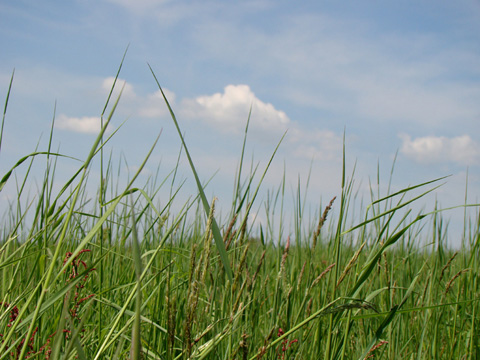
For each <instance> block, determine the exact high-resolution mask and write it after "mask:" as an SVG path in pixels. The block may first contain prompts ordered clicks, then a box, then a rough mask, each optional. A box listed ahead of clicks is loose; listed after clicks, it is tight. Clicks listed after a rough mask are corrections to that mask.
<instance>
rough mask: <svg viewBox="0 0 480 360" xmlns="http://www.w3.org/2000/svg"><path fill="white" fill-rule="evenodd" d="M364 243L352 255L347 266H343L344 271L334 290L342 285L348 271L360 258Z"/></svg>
mask: <svg viewBox="0 0 480 360" xmlns="http://www.w3.org/2000/svg"><path fill="white" fill-rule="evenodd" d="M365 244H366V242H365V241H364V242H363V244H362V245H360V248H359V249H358V250H357V251H356V252H355V254H353V256H352V258H351V259H350V261H349V262H348V264H347V266H345V269H344V270H343V272H342V274H341V275H340V278H339V279H338V281H337V285H336V288H338V286H339V285H340V284H341V283H342V281H343V280H344V279H345V277H346V276H347V274H348V273H349V271H350V270H351V269H352V267H353V265H355V262H356V261H357V259H358V257H359V256H360V253H361V252H362V250H363V247H364V246H365Z"/></svg>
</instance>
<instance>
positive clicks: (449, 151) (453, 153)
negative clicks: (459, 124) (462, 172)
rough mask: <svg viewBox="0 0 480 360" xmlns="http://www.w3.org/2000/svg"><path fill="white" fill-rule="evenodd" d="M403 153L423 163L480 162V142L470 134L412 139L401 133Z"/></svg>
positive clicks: (469, 163) (466, 163) (473, 163)
mask: <svg viewBox="0 0 480 360" xmlns="http://www.w3.org/2000/svg"><path fill="white" fill-rule="evenodd" d="M399 137H400V138H401V140H402V146H401V149H400V151H401V153H403V154H404V155H406V156H407V157H409V158H411V159H413V160H414V161H416V162H418V163H421V164H431V163H445V162H454V163H457V164H461V165H475V164H478V163H480V144H479V143H478V142H476V141H474V140H473V139H472V138H471V137H470V136H469V135H462V136H457V137H452V138H448V137H445V136H425V137H418V138H415V139H412V137H411V136H410V135H407V134H400V135H399Z"/></svg>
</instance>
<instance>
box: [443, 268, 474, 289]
mask: <svg viewBox="0 0 480 360" xmlns="http://www.w3.org/2000/svg"><path fill="white" fill-rule="evenodd" d="M468 271H470V269H463V270H460V271H459V272H458V273H456V274H455V276H454V277H452V278H451V279H450V281H449V282H448V283H447V286H445V292H444V294H445V295H447V293H448V292H449V291H450V288H451V287H452V285H453V282H454V281H455V280H456V279H457V278H458V277H459V276H460V275H462V274H463V273H466V272H468Z"/></svg>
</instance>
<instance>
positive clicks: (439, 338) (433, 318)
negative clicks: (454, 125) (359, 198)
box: [0, 72, 480, 360]
mask: <svg viewBox="0 0 480 360" xmlns="http://www.w3.org/2000/svg"><path fill="white" fill-rule="evenodd" d="M152 73H153V72H152ZM114 86H115V85H114ZM159 88H160V87H159ZM160 90H161V88H160ZM7 101H8V98H7ZM109 101H110V99H109V100H108V101H107V103H108V102H109ZM117 101H118V99H117ZM165 102H166V105H167V106H168V108H169V109H170V112H171V116H172V120H173V121H174V123H175V125H176V127H177V129H178V134H179V136H180V138H181V141H182V144H183V149H184V151H185V153H186V156H187V158H188V161H189V164H190V166H191V169H192V173H193V175H194V178H195V180H196V183H197V185H198V196H196V198H194V199H192V200H190V201H188V202H186V203H185V204H183V206H178V207H176V208H178V209H180V210H177V211H176V212H175V213H174V211H173V209H174V207H173V206H172V204H173V203H174V202H175V200H176V194H177V191H178V190H179V189H176V188H173V187H172V189H171V191H170V193H171V194H172V195H171V199H170V201H168V202H167V203H166V204H165V205H159V204H158V201H157V200H156V197H155V195H156V194H157V192H158V191H159V189H160V187H162V186H164V184H165V182H162V183H161V184H157V183H147V184H144V186H142V187H136V186H134V184H135V180H136V178H137V176H138V174H139V173H140V171H141V170H142V168H143V166H144V165H145V163H146V161H147V160H148V156H147V157H146V159H145V161H144V163H143V164H142V165H141V166H140V168H139V170H138V172H137V174H136V175H135V176H134V177H133V178H132V180H131V181H129V183H128V184H127V185H126V186H125V187H124V188H123V189H120V190H118V191H116V190H114V189H113V188H114V186H113V185H107V184H114V183H115V180H116V179H114V178H113V175H112V174H113V173H114V172H113V169H112V164H111V163H110V162H107V163H106V164H104V163H103V152H102V149H103V146H104V143H105V141H106V140H107V139H104V135H105V129H106V127H107V125H108V123H109V121H110V119H111V117H112V116H113V113H114V110H115V107H116V103H115V104H114V105H113V106H112V109H113V110H112V111H111V113H110V114H109V115H108V116H106V115H105V114H102V119H104V124H103V128H102V131H101V132H100V134H99V135H98V138H97V139H96V141H95V142H94V144H93V145H92V148H91V151H90V153H89V154H88V155H87V157H86V160H85V161H84V163H83V164H82V165H81V166H80V167H79V169H78V171H77V172H76V173H74V174H72V177H71V179H70V180H69V181H68V182H67V183H66V184H65V186H63V187H62V188H61V189H60V190H59V191H58V192H56V193H55V192H54V191H53V186H52V184H53V180H52V179H53V178H54V170H52V169H54V167H53V166H50V165H51V164H52V163H53V162H54V159H55V158H56V157H57V156H59V155H58V154H54V153H53V152H52V151H51V149H50V146H49V148H48V149H47V150H45V151H43V152H37V153H34V154H30V155H28V156H26V157H25V158H23V159H20V160H19V162H18V163H17V165H16V166H15V167H14V168H13V169H12V170H11V171H9V172H7V173H6V174H4V177H3V178H2V180H1V183H0V190H1V189H3V187H4V185H5V184H6V183H7V182H8V181H9V180H10V177H11V174H12V173H13V172H14V171H15V169H16V168H17V167H18V166H24V165H25V164H24V163H26V161H27V160H28V161H30V160H32V161H33V159H35V158H36V157H37V156H38V155H40V154H43V155H45V156H47V157H48V158H49V159H50V160H49V161H47V167H46V170H45V176H44V180H43V184H41V186H40V189H41V190H40V193H39V194H38V195H37V197H36V200H35V202H34V203H33V204H31V205H30V207H29V208H28V209H29V210H28V211H29V216H28V217H27V216H26V212H27V210H24V211H23V212H22V211H14V210H12V211H11V212H10V213H9V214H8V216H7V217H6V218H5V220H4V222H5V223H4V224H3V225H2V235H1V238H0V277H1V278H0V281H1V288H0V359H27V358H29V359H74V358H78V359H125V358H131V359H251V360H254V359H366V358H382V359H476V358H480V348H479V345H478V340H477V339H478V338H479V336H480V333H479V324H480V322H479V320H480V315H479V310H480V307H479V295H480V292H479V285H478V283H477V282H478V281H477V280H478V270H479V268H480V267H479V260H478V259H479V255H480V254H479V241H478V239H479V233H478V226H479V221H480V220H479V219H477V221H476V222H475V223H472V224H471V228H470V229H469V231H467V232H466V234H467V237H466V238H465V239H464V243H463V246H462V247H461V248H460V249H459V250H457V251H453V250H450V249H449V248H448V247H447V246H446V245H445V243H446V240H445V237H444V235H443V233H442V232H443V230H444V229H443V225H442V221H441V216H440V213H439V212H438V211H434V212H432V213H430V214H423V213H420V214H418V215H417V216H413V217H412V216H411V212H410V211H409V210H408V209H409V206H410V204H411V203H412V202H413V201H415V200H417V199H419V198H421V197H422V196H423V195H425V194H427V193H429V192H430V191H432V190H434V189H435V186H436V183H437V182H438V180H440V179H437V180H433V181H430V182H427V183H422V184H419V185H416V186H411V187H408V188H405V189H403V190H401V191H398V192H396V193H394V194H388V195H386V196H384V197H382V198H378V199H375V198H372V202H371V205H370V206H368V207H367V209H366V210H365V216H364V217H363V218H362V219H353V220H352V219H349V217H348V209H349V206H350V200H351V198H352V195H351V194H352V187H353V181H351V180H348V179H347V178H346V177H345V176H344V177H343V181H342V193H341V194H338V197H337V198H334V199H332V200H331V201H330V202H329V203H328V204H326V206H325V204H324V206H323V207H322V211H319V214H318V215H317V217H316V218H315V219H309V222H308V224H307V223H304V219H303V216H300V215H299V214H300V212H301V211H300V210H298V211H296V214H297V215H296V216H298V218H295V219H293V223H295V231H294V233H292V234H291V235H290V236H289V237H286V238H279V237H278V235H275V234H278V231H275V229H274V227H277V226H278V228H280V229H281V228H282V226H283V224H281V223H280V224H274V215H273V212H274V209H275V208H276V206H277V201H279V202H281V201H282V198H283V196H284V195H283V192H282V188H283V186H280V188H279V189H278V191H274V192H273V196H272V197H271V199H273V200H267V203H265V204H264V207H265V209H266V210H267V215H270V216H271V217H270V218H269V221H268V224H267V225H265V227H264V228H263V227H259V228H258V230H255V229H253V228H252V227H251V226H250V225H249V222H248V221H247V219H248V217H249V214H250V212H251V208H252V205H253V204H254V203H255V200H256V197H257V192H258V189H259V186H260V185H261V183H262V180H263V176H264V175H265V172H266V171H267V170H268V166H267V169H265V172H264V173H263V174H262V175H260V176H256V174H255V173H252V174H250V175H248V176H247V177H246V178H243V177H242V165H241V164H242V162H243V156H242V157H241V160H240V165H239V171H238V172H237V178H236V180H235V189H234V194H235V196H234V197H233V202H232V208H231V210H230V211H229V212H228V213H227V215H226V216H224V219H222V220H221V221H220V220H219V217H218V216H217V215H216V214H217V213H216V211H215V199H210V200H209V199H207V198H206V196H205V193H204V189H203V187H202V184H201V183H200V181H199V179H198V176H197V172H196V169H195V166H194V163H193V161H192V159H191V158H190V155H189V152H188V148H187V145H186V144H185V142H184V140H183V137H182V133H181V131H180V128H179V124H178V122H177V120H176V118H175V115H174V113H173V110H172V109H171V108H170V106H169V104H168V101H167V99H166V98H165ZM5 109H6V107H5ZM4 119H5V116H4ZM247 127H248V125H247ZM2 129H3V126H2ZM0 141H1V139H0ZM152 149H153V147H152ZM242 154H243V151H242ZM95 157H100V160H101V161H100V167H101V168H100V172H101V175H102V181H101V183H100V186H99V191H98V194H96V196H95V197H93V198H90V197H89V196H88V194H87V193H86V190H85V189H86V184H87V182H88V181H90V180H89V177H88V174H89V170H90V168H91V166H92V159H94V158H95ZM272 158H273V156H272ZM270 161H271V159H270ZM269 164H270V163H269ZM24 181H25V182H27V177H25V180H24ZM117 188H118V187H117ZM411 194H413V196H411ZM18 198H19V199H20V198H21V194H20V193H19V194H18ZM269 199H270V198H269ZM279 199H280V200H279ZM297 200H298V199H297ZM297 204H299V209H301V201H300V200H298V201H297ZM14 205H15V204H12V209H22V207H20V206H19V207H17V208H16V207H15V206H14ZM319 208H320V207H319ZM332 208H335V210H336V212H335V214H336V215H335V217H334V216H333V214H332ZM26 219H29V220H28V223H26V222H27V221H26ZM430 220H431V222H430V223H431V225H432V226H431V227H430V228H431V229H432V230H431V232H429V233H427V234H426V235H425V231H424V232H423V234H424V235H423V236H426V237H428V243H430V244H431V245H430V246H428V247H421V246H420V244H421V243H422V244H424V242H421V241H420V240H421V239H420V235H419V232H418V229H419V226H420V225H422V224H424V223H425V222H426V221H430ZM217 221H218V222H217ZM351 221H353V222H354V224H356V225H353V226H352V225H348V224H350V223H351ZM280 233H281V231H280Z"/></svg>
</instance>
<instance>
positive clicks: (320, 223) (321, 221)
mask: <svg viewBox="0 0 480 360" xmlns="http://www.w3.org/2000/svg"><path fill="white" fill-rule="evenodd" d="M336 198H337V197H336V196H334V197H333V199H332V200H330V203H329V204H328V205H327V206H326V207H325V210H324V211H323V214H322V217H321V218H320V219H319V220H318V225H317V229H316V230H315V232H314V233H313V239H312V248H313V249H315V246H317V240H318V236H319V235H320V231H321V230H322V227H323V225H324V224H325V220H327V215H328V213H329V212H330V210H331V209H332V206H333V202H334V201H335V199H336Z"/></svg>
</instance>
